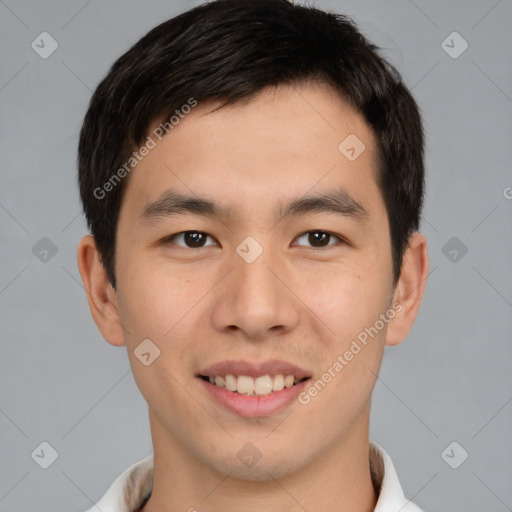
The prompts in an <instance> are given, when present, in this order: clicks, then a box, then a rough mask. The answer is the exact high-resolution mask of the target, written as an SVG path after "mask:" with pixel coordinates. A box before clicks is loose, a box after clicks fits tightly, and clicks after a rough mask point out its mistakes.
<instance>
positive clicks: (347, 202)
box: [141, 188, 370, 224]
mask: <svg viewBox="0 0 512 512" xmlns="http://www.w3.org/2000/svg"><path fill="white" fill-rule="evenodd" d="M308 213H333V214H337V215H341V216H343V217H348V218H353V219H354V220H356V221H358V222H361V223H364V222H367V221H368V219H369V217H370V214H369V212H368V210H367V209H366V208H365V207H364V206H363V205H362V204H361V203H360V202H358V201H357V200H356V199H354V198H353V197H352V196H350V195H349V194H348V192H347V191H346V190H344V189H342V188H338V189H334V190H328V191H325V192H322V193H320V194H316V195H306V196H302V197H298V198H295V199H292V200H290V201H289V202H288V203H286V204H283V203H280V204H279V205H278V206H277V208H276V209H275V210H274V211H273V214H274V216H275V217H279V218H284V217H289V216H296V215H306V214H308ZM235 214H236V210H235V209H233V208H229V207H226V206H222V205H219V204H217V203H215V202H214V201H211V200H210V199H207V198H202V197H197V196H188V195H184V194H181V193H179V192H177V191H175V190H172V189H171V190H168V191H166V192H164V193H163V194H162V195H161V196H160V197H159V198H158V199H156V200H155V201H154V202H151V203H149V204H147V205H146V206H145V207H144V209H143V211H142V214H141V219H142V221H143V222H144V223H146V224H149V223H152V222H156V221H158V220H160V219H165V218H168V217H173V216H177V215H200V216H203V217H218V218H223V219H226V220H229V219H230V218H232V217H233V216H234V215H235Z"/></svg>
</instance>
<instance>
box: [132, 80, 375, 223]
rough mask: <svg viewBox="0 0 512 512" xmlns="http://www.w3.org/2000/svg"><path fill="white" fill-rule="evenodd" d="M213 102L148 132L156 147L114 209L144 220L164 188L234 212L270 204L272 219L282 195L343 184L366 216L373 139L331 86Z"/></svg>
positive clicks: (371, 188)
mask: <svg viewBox="0 0 512 512" xmlns="http://www.w3.org/2000/svg"><path fill="white" fill-rule="evenodd" d="M219 106H221V103H207V104H201V103H198V104H197V106H195V107H194V108H193V109H188V108H187V109H185V110H184V111H183V112H180V113H181V115H179V116H178V115H176V116H175V117H174V119H173V123H171V124H172V128H171V127H170V125H167V128H168V133H167V134H165V135H164V136H162V137H161V138H159V137H158V134H159V133H160V132H159V131H158V130H159V129H160V131H161V126H162V124H161V123H155V124H154V125H153V126H152V127H151V129H150V131H149V137H150V138H151V139H152V140H153V142H154V147H153V148H152V149H151V150H150V151H149V152H148V154H147V155H146V156H145V157H144V158H143V159H142V160H141V161H140V162H139V163H138V164H137V166H136V167H135V169H134V170H133V172H132V173H131V175H130V176H129V180H128V183H127V189H126V191H125V199H124V200H123V205H122V209H123V208H125V207H128V208H130V209H131V210H137V215H138V217H142V216H143V215H144V211H147V207H148V205H149V204H151V203H152V202H154V201H155V200H157V199H158V198H159V197H161V195H162V194H163V193H165V191H166V190H169V189H172V190H173V191H174V192H176V191H178V192H180V193H181V194H182V195H187V196H194V195H195V196H197V197H201V198H206V197H209V198H210V199H212V200H214V199H215V201H216V203H218V204H219V206H223V207H224V208H225V209H228V208H229V209H230V210H231V211H234V212H236V213H237V214H238V213H239V214H240V215H242V216H243V215H244V212H247V211H248V210H251V211H253V212H254V211H255V210H257V209H263V208H265V209H267V210H270V208H269V207H272V212H274V213H275V212H276V211H277V210H279V209H281V210H282V205H283V199H286V198H292V197H293V198H297V197H300V196H304V195H306V194H308V193H314V192H316V191H318V192H322V191H324V192H326V191H331V190H334V189H337V190H339V188H340V186H343V187H344V190H345V191H346V192H348V193H349V194H350V196H351V197H352V198H354V199H355V200H356V201H357V202H359V203H360V204H361V205H363V206H366V207H367V210H368V211H369V212H370V213H371V209H372V197H371V196H372V194H373V196H374V197H373V200H375V199H378V198H377V197H375V194H377V195H380V194H379V191H378V189H377V186H376V179H375V177H376V172H377V168H376V158H375V153H376V147H375V140H374V136H373V133H372V131H371V130H370V128H369V127H368V126H367V124H366V123H365V121H364V119H363V118H362V116H361V115H359V114H358V113H357V112H356V111H355V110H354V109H352V107H351V106H350V105H348V104H347V103H346V102H345V101H344V100H343V99H342V98H341V97H340V95H339V94H338V93H336V92H335V91H334V90H333V89H332V88H331V87H329V86H326V85H322V84H309V85H302V86H279V87H272V88H268V89H265V90H263V91H262V92H261V93H260V94H258V95H257V96H255V97H254V98H252V99H251V100H250V101H248V102H244V103H241V102H239V103H236V104H233V105H227V106H223V107H221V108H219ZM185 111H186V112H188V113H185ZM164 123H165V120H164ZM159 127H160V128H159ZM127 205H128V206H127Z"/></svg>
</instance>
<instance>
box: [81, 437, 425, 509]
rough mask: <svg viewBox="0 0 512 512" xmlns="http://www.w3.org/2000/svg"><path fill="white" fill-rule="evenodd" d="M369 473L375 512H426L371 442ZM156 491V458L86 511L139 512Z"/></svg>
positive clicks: (141, 462) (120, 478) (142, 462)
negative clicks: (375, 497) (409, 494)
mask: <svg viewBox="0 0 512 512" xmlns="http://www.w3.org/2000/svg"><path fill="white" fill-rule="evenodd" d="M370 470H371V473H372V481H373V484H374V487H375V488H376V490H377V491H378V492H377V495H378V499H377V505H376V507H375V509H374V512H423V511H422V510H421V509H420V508H419V507H418V506H416V505H415V504H414V503H412V502H411V501H409V500H408V499H407V498H405V496H404V493H403V491H402V487H401V485H400V482H399V481H398V476H397V474H396V471H395V467H394V465H393V462H392V461H391V458H390V457H389V455H388V454H387V453H386V451H385V450H384V449H383V448H382V447H381V446H380V445H378V444H377V443H375V442H373V441H370ZM152 488H153V455H150V456H148V457H146V458H144V459H141V460H139V461H138V462H136V463H135V464H132V465H131V466H130V467H129V468H127V469H125V470H124V471H123V473H121V475H119V476H118V477H117V478H116V479H115V480H114V482H113V484H112V485H111V486H110V487H109V488H108V490H107V492H106V493H105V494H104V495H103V497H102V498H101V499H100V501H98V502H97V503H96V505H95V506H93V507H92V508H90V509H89V510H87V511H86V512H98V511H101V512H136V511H138V510H139V509H140V507H141V505H142V503H143V502H144V501H145V500H146V498H148V497H149V495H150V494H151V490H152Z"/></svg>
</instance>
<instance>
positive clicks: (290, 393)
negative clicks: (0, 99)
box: [115, 85, 399, 480]
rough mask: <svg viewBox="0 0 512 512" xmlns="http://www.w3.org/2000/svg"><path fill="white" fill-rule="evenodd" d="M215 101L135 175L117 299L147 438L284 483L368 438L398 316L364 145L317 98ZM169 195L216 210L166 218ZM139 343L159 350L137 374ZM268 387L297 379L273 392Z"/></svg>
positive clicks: (384, 229)
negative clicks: (145, 408) (144, 409)
mask: <svg viewBox="0 0 512 512" xmlns="http://www.w3.org/2000/svg"><path fill="white" fill-rule="evenodd" d="M216 106H218V105H214V104H207V105H206V104H205V105H202V104H198V105H197V106H196V107H195V108H194V109H192V111H191V112H190V113H189V114H188V115H186V116H184V118H183V119H181V120H180V122H179V124H178V125H177V126H175V127H174V129H173V130H172V131H171V132H170V134H169V135H167V136H165V137H163V138H162V140H159V141H157V144H156V146H155V147H154V148H153V149H151V150H150V151H149V154H148V155H147V156H146V157H145V158H144V159H143V160H142V161H141V162H140V163H139V164H138V166H137V167H136V168H135V169H134V170H133V171H132V173H131V174H130V176H129V181H128V183H127V188H126V191H125V195H124V198H123V202H122V207H121V211H120V217H119V223H118V231H117V246H116V277H117V289H116V295H115V300H116V303H117V308H118V311H119V317H120V320H121V323H122V324H123V326H124V329H125V330H124V333H123V336H124V337H123V340H124V342H125V343H126V345H127V349H128V355H129V358H130V363H131V366H132V370H133V374H134V378H135V380H136V382H137V385H138V386H139V388H140V391H141V393H142V394H143V396H144V398H145V399H146V401H147V402H148V405H149V411H150V418H151V426H152V433H153V435H154V436H157V437H158V439H159V442H160V443H166V444H167V445H168V446H172V447H174V448H175V449H176V450H177V451H179V452H180V453H182V454H183V455H184V456H185V457H189V458H190V459H191V460H192V459H193V460H194V461H196V462H198V463H200V464H202V465H203V466H207V467H209V468H211V469H212V470H213V471H219V472H221V473H223V474H227V473H231V474H232V475H238V476H240V477H243V478H250V479H255V480H256V479H265V478H266V475H267V471H268V472H269V473H271V474H272V475H274V476H275V477H279V476H285V475H286V474H290V473H292V472H294V471H297V470H299V469H301V468H305V467H306V466H307V465H308V464H312V463H313V462H314V461H315V460H319V459H320V458H321V457H323V456H325V455H326V454H328V453H336V450H340V449H341V447H342V446H343V443H346V442H347V440H348V439H351V438H353V437H354V436H355V435H360V434H357V433H363V435H364V433H366V429H367V423H368V413H369V400H370V395H371V392H372V389H373V386H374V383H375V380H376V376H377V373H378V371H379V367H380V363H381V359H382V355H383V348H384V345H385V340H386V331H387V329H388V328H389V324H390V323H392V322H393V321H396V320H392V319H391V318H392V317H393V316H397V315H399V313H398V310H397V309H396V308H394V309H393V306H392V304H393V286H392V260H391V245H390V244H391V242H390V235H389V225H388V219H387V214H386V210H385V206H384V202H383V198H382V196H381V192H380V191H379V189H378V186H377V183H376V144H375V140H374V137H373V135H372V132H371V130H370V129H369V127H368V126H367V125H366V124H365V122H364V120H363V119H362V118H361V117H360V116H359V115H358V114H357V113H356V112H355V111H354V110H352V109H351V108H350V107H349V106H348V104H346V103H345V102H344V101H343V100H342V99H340V97H339V96H338V95H337V94H336V93H335V92H334V91H333V90H331V89H330V88H328V87H327V86H324V85H307V86H301V87H295V88H291V87H285V86H281V87H279V88H277V89H275V88H273V89H272V90H265V91H263V92H262V93H261V94H259V95H258V96H257V97H256V98H254V99H253V100H251V101H250V102H249V103H247V104H244V105H241V104H239V105H235V106H230V107H224V108H221V109H219V110H217V111H214V112H213V110H214V108H215V107H216ZM351 134H352V135H351ZM348 136H351V138H349V139H347V141H348V142H345V143H343V144H342V145H341V149H340V148H339V146H340V144H341V143H342V142H343V141H344V140H345V139H346V138H347V137H348ZM354 136H355V137H357V139H355V138H354ZM361 143H362V144H364V150H363V151H362V152H361V149H362V148H363V146H362V145H361ZM351 148H353V149H354V150H352V149H351ZM359 153H360V154H359ZM354 157H356V158H354ZM171 193H172V194H175V195H174V196H172V197H171V196H170V195H169V196H167V197H166V194H171ZM178 194H179V195H181V196H189V197H190V198H192V199H195V200H198V199H201V200H202V201H207V202H209V203H211V204H206V203H204V202H203V203H198V202H197V201H196V202H195V203H194V202H191V201H188V202H186V201H185V203H184V204H182V205H181V206H180V207H177V204H178V199H180V200H183V199H186V198H184V197H178ZM313 197H316V198H320V199H317V200H314V201H313V200H312V201H309V200H310V199H312V198H313ZM327 198H329V200H328V199H327ZM294 202H295V203H294ZM187 232H188V233H187ZM384 317H385V318H386V320H384ZM379 319H380V321H379ZM365 329H366V331H365ZM372 329H373V330H372ZM364 332H366V343H363V341H362V340H363V339H364V338H365V336H364V334H362V333H364ZM368 332H371V333H372V335H369V334H368ZM147 339H149V340H151V344H149V345H147V346H146V349H147V347H149V349H147V350H144V352H148V351H149V352H150V356H145V357H146V359H149V360H152V359H153V357H154V355H155V352H154V351H155V350H156V348H155V347H157V348H158V350H159V351H160V353H159V356H158V357H156V358H155V359H154V360H153V362H151V364H148V365H145V364H143V363H141V360H140V359H139V358H138V357H137V355H136V354H137V353H138V352H137V350H138V346H139V345H140V344H141V342H142V341H143V340H147ZM354 342H355V345H354ZM146 343H148V342H146ZM143 346H144V345H143ZM356 346H357V347H359V350H358V349H357V348H356ZM139 351H140V349H139ZM350 354H351V356H350ZM269 361H273V362H272V363H269ZM276 361H277V362H276ZM266 363H269V364H266ZM286 364H289V365H295V367H296V368H295V369H293V368H292V367H291V366H290V367H286V366H284V365H286ZM212 365H218V366H217V367H212ZM227 374H232V375H233V379H232V378H231V377H228V378H227V379H226V375H227ZM278 374H283V378H286V376H287V375H289V374H291V375H293V376H294V380H295V381H298V380H300V379H302V378H303V377H308V379H307V380H306V381H303V382H300V383H296V384H295V385H293V386H291V387H285V388H284V389H283V390H280V391H279V390H278V389H279V388H280V387H281V384H280V380H281V378H280V377H279V376H278ZM201 376H202V377H201ZM215 376H217V377H221V378H222V379H223V380H224V381H225V382H224V388H220V387H218V386H216V385H215V384H211V383H210V382H209V380H210V379H209V377H212V379H213V378H214V377H215ZM240 376H242V378H241V379H240ZM248 377H253V378H252V379H248ZM254 377H262V378H261V379H256V380H254ZM329 377H330V378H329ZM227 380H229V386H234V385H235V384H236V385H237V386H238V388H236V389H238V390H240V389H241V390H242V391H243V389H245V388H244V386H249V388H250V386H251V385H253V383H255V384H256V386H257V389H258V393H260V392H262V393H263V391H265V390H268V389H269V385H270V386H272V385H274V387H275V388H276V389H277V391H273V392H272V393H271V394H270V395H263V394H262V395H259V394H255V395H252V396H250V395H244V394H243V393H238V392H235V391H229V390H227V389H225V386H227V385H228V382H226V381H227ZM289 381H290V379H289V378H288V382H287V383H288V384H290V382H289ZM217 382H218V383H219V384H222V380H221V379H217ZM269 382H270V384H269ZM319 382H320V383H319ZM234 383H235V384H234ZM315 383H316V386H315ZM313 388H315V389H316V392H315V391H314V389H313ZM247 392H250V391H247ZM248 443H252V445H251V444H248ZM297 447H300V450H298V449H297ZM252 452H254V453H252ZM245 454H248V455H249V456H250V455H251V454H252V455H254V456H256V457H259V456H260V455H261V460H260V461H259V462H258V463H257V464H255V465H251V464H249V463H247V461H248V460H249V459H246V458H244V456H245ZM258 454H259V455H258Z"/></svg>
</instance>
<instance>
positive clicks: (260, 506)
mask: <svg viewBox="0 0 512 512" xmlns="http://www.w3.org/2000/svg"><path fill="white" fill-rule="evenodd" d="M150 423H151V433H152V438H153V447H154V449H153V452H154V472H153V490H152V493H151V497H150V498H149V500H148V502H147V503H146V504H145V506H144V507H143V508H142V509H141V510H140V512H142V511H143V512H156V511H158V512H174V511H176V510H190V511H194V510H198V511H201V512H217V511H220V510H222V511H231V510H244V511H245V512H253V511H254V512H256V511H260V510H265V511H268V512H280V511H282V510H287V511H289V512H304V510H307V511H308V512H316V511H324V510H336V511H337V512H371V511H373V510H374V508H375V505H376V502H377V496H376V493H375V490H374V485H373V482H372V475H371V472H370V459H369V448H370V447H369V440H368V424H369V407H368V408H367V410H365V412H364V414H363V415H362V416H361V418H360V419H359V420H358V422H356V424H355V425H353V428H352V429H351V431H350V432H347V433H346V435H345V436H344V437H343V439H341V440H337V441H336V442H335V443H333V444H331V445H330V446H328V447H327V448H326V449H325V450H324V452H323V453H321V454H320V455H318V456H317V458H316V459H314V460H311V461H309V462H308V463H306V464H305V465H303V466H302V467H301V468H299V469H295V468H293V470H292V469H291V470H290V471H289V472H286V471H284V472H281V474H280V475H279V476H278V477H277V478H276V477H275V475H272V474H271V473H270V472H267V473H266V474H267V477H266V478H265V479H264V480H261V479H260V480H257V481H256V480H247V479H240V478H236V477H234V476H233V475H231V476H230V474H229V473H228V474H222V473H219V472H218V471H216V470H215V469H214V468H212V467H211V466H207V465H205V464H204V460H198V458H195V457H193V456H192V455H191V453H190V451H187V450H186V449H185V447H184V446H183V444H182V443H179V442H178V441H177V440H176V439H175V438H173V437H172V436H169V434H168V433H167V432H166V430H165V429H164V427H163V425H162V424H161V423H160V422H159V420H158V418H157V417H156V416H154V415H153V414H152V413H151V410H150ZM290 458H291V459H294V458H295V457H294V455H291V456H290Z"/></svg>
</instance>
